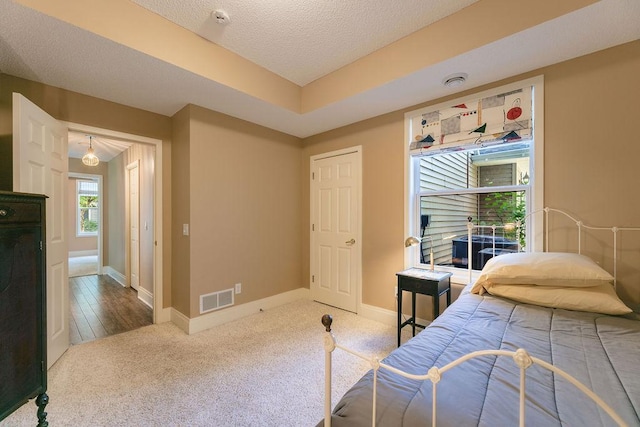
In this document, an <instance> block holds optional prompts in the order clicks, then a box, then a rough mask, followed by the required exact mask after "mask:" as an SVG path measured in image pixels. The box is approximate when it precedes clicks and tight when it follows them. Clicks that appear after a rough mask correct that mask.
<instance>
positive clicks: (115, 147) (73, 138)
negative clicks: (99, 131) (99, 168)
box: [69, 131, 133, 162]
mask: <svg viewBox="0 0 640 427" xmlns="http://www.w3.org/2000/svg"><path fill="white" fill-rule="evenodd" d="M89 136H90V135H89V134H87V133H85V132H76V131H69V157H71V158H74V159H81V158H82V156H84V155H85V154H86V153H87V149H88V148H89ZM132 145H133V143H132V142H129V141H120V140H117V139H113V138H107V137H104V136H101V135H93V134H91V146H92V147H93V152H94V153H95V155H96V156H98V159H100V161H101V162H108V161H110V160H111V159H113V158H114V157H116V156H117V155H118V154H120V153H122V152H123V151H126V150H127V149H128V148H129V147H131V146H132Z"/></svg>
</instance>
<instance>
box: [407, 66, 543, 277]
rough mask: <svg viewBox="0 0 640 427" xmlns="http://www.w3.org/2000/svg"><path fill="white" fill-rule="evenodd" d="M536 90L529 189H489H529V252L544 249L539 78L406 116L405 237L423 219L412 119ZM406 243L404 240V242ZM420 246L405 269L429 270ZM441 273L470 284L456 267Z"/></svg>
mask: <svg viewBox="0 0 640 427" xmlns="http://www.w3.org/2000/svg"><path fill="white" fill-rule="evenodd" d="M526 86H531V87H533V94H532V107H533V137H532V140H531V148H530V157H529V169H530V180H529V183H528V184H526V185H510V186H500V187H489V188H490V189H491V192H499V191H518V190H522V189H523V187H526V194H527V198H526V203H527V214H528V219H527V224H526V227H527V231H526V232H527V238H528V244H527V247H526V250H527V251H532V250H533V251H539V250H542V247H543V235H542V218H541V216H540V215H531V213H532V212H536V211H539V210H541V209H542V208H543V207H544V77H543V76H536V77H533V78H530V79H526V80H521V81H518V82H514V83H510V84H507V85H503V86H499V87H495V88H492V89H488V90H485V91H482V92H478V93H470V94H468V95H466V96H464V97H459V98H455V99H451V100H448V101H445V102H441V103H438V104H434V105H430V106H428V107H423V108H420V109H417V110H413V111H409V112H407V113H405V130H404V140H403V144H404V150H405V201H404V202H405V204H404V206H405V227H404V231H405V236H404V238H407V237H409V236H416V235H417V234H418V231H419V218H420V197H422V196H423V195H424V194H423V193H424V192H421V191H420V182H419V180H420V168H419V167H416V165H417V164H418V163H419V161H417V160H415V158H414V156H412V155H411V153H410V151H409V144H410V142H411V140H412V132H411V122H412V119H413V118H414V117H415V116H417V115H421V114H423V113H425V112H427V111H430V110H435V109H442V108H446V107H448V106H450V105H455V104H458V103H462V102H464V101H465V100H468V99H469V98H470V97H476V98H484V97H489V96H494V95H497V94H500V93H505V92H508V91H511V90H516V89H519V88H522V87H526ZM465 192H466V193H475V194H477V193H486V187H485V188H480V189H476V188H472V189H455V190H442V191H438V192H437V193H438V194H461V193H465ZM435 194H436V192H429V195H435ZM403 241H404V239H403ZM419 246H420V245H417V246H412V247H409V248H406V250H405V257H404V261H405V262H404V264H405V268H408V267H418V268H429V264H421V263H420V256H419V251H420V249H419ZM437 270H439V271H449V272H452V273H453V276H452V282H453V283H458V284H467V283H468V281H469V275H468V270H467V269H461V268H456V267H447V266H437ZM478 275H479V271H477V270H473V273H472V280H475V278H476V277H477V276H478Z"/></svg>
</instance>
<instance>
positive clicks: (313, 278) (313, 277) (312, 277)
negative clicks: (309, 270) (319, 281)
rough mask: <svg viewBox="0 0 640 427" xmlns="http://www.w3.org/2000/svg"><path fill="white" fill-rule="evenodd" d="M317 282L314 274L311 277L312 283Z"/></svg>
mask: <svg viewBox="0 0 640 427" xmlns="http://www.w3.org/2000/svg"><path fill="white" fill-rule="evenodd" d="M315 282H316V276H314V275H313V274H312V275H311V283H315Z"/></svg>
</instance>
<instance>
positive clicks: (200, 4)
mask: <svg viewBox="0 0 640 427" xmlns="http://www.w3.org/2000/svg"><path fill="white" fill-rule="evenodd" d="M133 1H134V2H135V3H138V4H139V5H141V6H143V7H145V8H147V9H149V10H151V11H153V12H155V13H157V14H159V15H160V16H163V17H165V18H167V19H169V20H170V21H173V22H175V23H176V24H178V25H180V26H182V27H184V28H186V29H188V30H190V31H192V32H194V33H196V34H199V35H200V36H202V37H204V38H206V39H208V40H210V41H212V42H214V43H216V44H218V45H220V46H223V47H225V48H227V49H229V50H231V51H233V52H235V53H237V54H239V55H240V56H242V57H244V58H246V59H248V60H250V61H252V62H255V63H256V64H260V65H262V66H263V67H264V68H266V69H267V70H270V71H272V72H274V73H276V74H278V75H280V76H282V77H284V78H286V79H288V80H290V81H292V82H294V83H296V84H298V85H300V86H304V85H306V84H307V83H310V82H312V81H314V80H316V79H317V78H319V77H322V76H324V75H326V74H328V73H330V72H332V71H334V70H337V69H338V68H340V67H343V66H345V65H347V64H349V63H351V62H353V61H354V60H356V59H358V58H361V57H363V56H365V55H368V54H369V53H371V52H374V51H376V50H378V49H380V48H381V47H384V46H386V45H388V44H390V43H392V42H394V41H396V40H398V39H400V38H402V37H404V36H406V35H408V34H411V33H413V32H415V31H417V30H419V29H421V28H423V27H426V26H427V25H429V24H431V23H433V22H436V21H438V20H440V19H442V18H444V17H445V16H448V15H450V14H452V13H454V12H457V11H459V10H460V9H462V8H464V7H466V6H468V5H470V4H472V3H475V2H476V1H478V0H456V1H451V0H401V1H399V2H398V1H388V0H375V1H372V0H367V1H365V0H338V1H301V0H288V1H266V2H265V1H255V0H216V1H209V0H191V1H188V2H185V1H184V0H133ZM214 10H223V11H225V12H226V13H227V14H228V15H229V18H230V24H228V25H220V24H218V23H217V22H216V20H215V19H213V18H212V17H211V12H212V11H214Z"/></svg>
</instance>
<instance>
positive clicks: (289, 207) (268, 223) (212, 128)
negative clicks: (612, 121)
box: [174, 107, 303, 317]
mask: <svg viewBox="0 0 640 427" xmlns="http://www.w3.org/2000/svg"><path fill="white" fill-rule="evenodd" d="M190 141H191V143H190V156H189V157H190V169H189V173H190V186H189V188H190V192H191V200H190V226H191V235H190V237H189V239H190V250H191V268H190V274H191V277H190V279H191V280H190V286H191V303H190V317H196V316H198V314H199V297H200V295H202V294H206V293H210V292H214V291H219V290H223V289H229V288H232V287H233V286H234V284H235V283H242V293H241V294H238V295H236V296H235V298H236V301H235V303H236V304H243V303H246V302H249V301H254V300H258V299H261V298H265V297H269V296H273V295H276V294H279V293H282V292H286V291H290V290H294V289H297V288H299V287H301V286H302V285H303V281H302V269H301V263H302V254H301V251H300V248H301V238H300V218H301V203H300V197H301V194H302V188H301V186H302V185H301V183H300V173H301V171H300V153H301V143H300V139H299V138H296V137H292V136H289V135H285V134H283V133H279V132H276V131H272V130H269V129H266V128H264V127H261V126H258V125H255V124H253V123H249V122H246V121H242V120H238V119H235V118H232V117H229V116H226V115H224V114H220V113H216V112H213V111H209V110H206V109H203V108H199V107H191V108H190ZM176 214H177V213H176ZM174 257H178V254H176V253H174Z"/></svg>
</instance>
